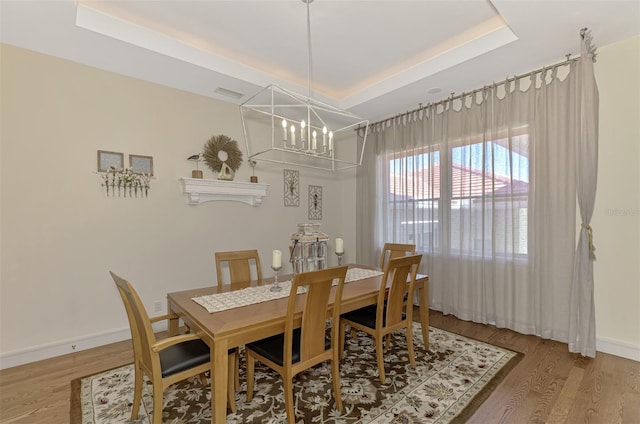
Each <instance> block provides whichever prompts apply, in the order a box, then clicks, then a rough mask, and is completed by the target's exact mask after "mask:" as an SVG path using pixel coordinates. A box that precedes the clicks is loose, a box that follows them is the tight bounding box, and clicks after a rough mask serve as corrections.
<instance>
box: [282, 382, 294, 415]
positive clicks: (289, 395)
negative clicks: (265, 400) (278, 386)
mask: <svg viewBox="0 0 640 424" xmlns="http://www.w3.org/2000/svg"><path fill="white" fill-rule="evenodd" d="M282 383H283V384H284V407H285V409H286V411H287V422H289V423H291V424H293V423H295V422H296V420H295V414H294V412H293V378H292V377H290V376H289V377H285V376H282Z"/></svg>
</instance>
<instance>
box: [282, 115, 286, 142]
mask: <svg viewBox="0 0 640 424" xmlns="http://www.w3.org/2000/svg"><path fill="white" fill-rule="evenodd" d="M282 140H283V141H287V120H286V119H283V120H282Z"/></svg>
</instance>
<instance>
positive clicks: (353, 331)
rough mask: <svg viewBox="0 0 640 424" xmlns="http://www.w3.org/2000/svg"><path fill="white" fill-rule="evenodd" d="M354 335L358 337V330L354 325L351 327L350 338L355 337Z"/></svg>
mask: <svg viewBox="0 0 640 424" xmlns="http://www.w3.org/2000/svg"><path fill="white" fill-rule="evenodd" d="M356 337H358V330H356V328H355V327H351V338H352V339H355V338H356Z"/></svg>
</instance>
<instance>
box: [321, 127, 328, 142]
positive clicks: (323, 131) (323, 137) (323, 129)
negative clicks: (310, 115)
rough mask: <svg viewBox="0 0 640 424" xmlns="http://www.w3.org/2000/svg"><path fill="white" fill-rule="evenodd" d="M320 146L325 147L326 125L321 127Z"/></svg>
mask: <svg viewBox="0 0 640 424" xmlns="http://www.w3.org/2000/svg"><path fill="white" fill-rule="evenodd" d="M322 146H323V147H327V127H326V126H324V127H322Z"/></svg>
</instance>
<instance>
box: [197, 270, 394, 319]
mask: <svg viewBox="0 0 640 424" xmlns="http://www.w3.org/2000/svg"><path fill="white" fill-rule="evenodd" d="M377 275H382V272H380V271H376V270H373V269H364V268H349V269H348V270H347V276H346V278H345V280H344V282H345V283H350V282H352V281H357V280H363V279H365V278H370V277H375V276H377ZM336 284H338V283H337V281H334V282H333V285H336ZM272 286H273V284H265V285H263V286H254V287H247V288H245V289H240V290H234V291H230V292H225V293H216V294H210V295H207V296H199V297H194V298H192V300H193V301H194V302H196V303H198V304H199V305H201V306H202V307H204V308H205V309H206V310H207V312H209V313H213V312H220V311H225V310H227V309H233V308H239V307H240V306H247V305H252V304H254V303H261V302H268V301H270V300H275V299H281V298H283V297H287V296H289V292H290V291H291V280H286V281H281V282H280V286H281V287H282V290H280V291H275V292H272V291H271V287H272ZM305 292H306V289H305V288H304V287H298V294H301V293H305Z"/></svg>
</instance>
